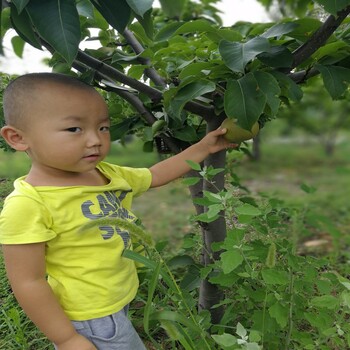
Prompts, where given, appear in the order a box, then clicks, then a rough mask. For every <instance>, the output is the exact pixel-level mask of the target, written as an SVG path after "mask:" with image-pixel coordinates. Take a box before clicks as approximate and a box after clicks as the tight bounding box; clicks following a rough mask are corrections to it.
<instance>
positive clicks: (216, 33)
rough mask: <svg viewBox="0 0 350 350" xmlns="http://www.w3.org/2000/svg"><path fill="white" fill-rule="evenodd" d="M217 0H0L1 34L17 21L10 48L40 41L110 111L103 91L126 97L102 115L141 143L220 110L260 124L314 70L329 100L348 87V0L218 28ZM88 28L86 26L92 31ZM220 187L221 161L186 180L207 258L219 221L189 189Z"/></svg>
mask: <svg viewBox="0 0 350 350" xmlns="http://www.w3.org/2000/svg"><path fill="white" fill-rule="evenodd" d="M216 2H217V0H205V1H202V2H200V3H195V2H192V1H189V0H188V1H186V0H181V1H173V0H161V1H160V3H161V7H162V8H161V10H160V9H152V3H153V1H152V0H119V1H108V0H99V1H95V0H90V1H89V0H81V1H72V0H59V1H57V0H55V1H54V0H47V1H44V2H43V1H40V0H12V1H11V2H8V3H6V2H5V3H4V2H2V16H1V20H2V22H1V29H2V31H1V33H2V35H4V33H5V32H6V31H7V30H8V29H9V28H10V27H13V28H14V29H15V31H16V32H17V34H18V38H16V39H15V40H14V41H13V43H14V49H15V51H16V50H19V48H20V47H21V45H22V46H23V42H27V43H29V44H30V45H32V46H34V47H36V48H42V47H46V48H47V49H48V50H49V51H50V52H51V53H52V59H51V60H50V64H51V66H52V67H53V70H55V71H60V72H65V73H69V72H71V73H72V74H79V75H80V76H81V78H82V79H85V80H86V81H88V82H89V83H91V84H94V85H95V86H97V87H99V88H101V89H103V90H105V91H106V92H107V97H108V98H112V99H114V102H115V106H114V109H115V110H117V111H120V110H121V109H122V106H121V102H120V100H118V99H117V98H115V97H111V96H112V95H117V96H119V97H120V98H122V100H123V101H127V102H128V103H129V104H130V105H131V106H132V111H131V114H130V115H124V114H123V115H122V117H123V118H120V117H119V116H118V117H114V116H113V115H112V117H113V118H114V120H115V123H114V125H113V127H112V137H113V139H120V138H123V137H124V136H125V135H127V134H128V133H130V132H135V131H137V132H139V133H142V134H143V139H144V142H145V149H149V148H151V147H153V141H154V139H155V138H157V139H158V140H160V143H161V149H162V151H163V152H178V151H180V150H181V149H183V148H185V147H187V146H188V145H189V144H191V143H193V142H196V141H197V140H198V139H199V138H200V137H202V136H203V134H204V133H205V132H206V131H210V130H213V129H216V128H217V127H218V126H219V125H220V124H221V122H222V120H223V119H224V118H226V117H230V118H236V119H237V120H238V123H239V125H240V126H242V127H243V128H246V129H250V128H251V127H252V125H253V124H254V123H255V122H256V121H259V123H260V126H261V127H263V126H264V124H265V123H266V122H267V121H270V120H272V119H274V118H275V117H276V116H277V114H278V111H279V109H280V106H281V103H285V102H290V101H292V102H298V101H300V100H301V98H302V95H303V92H302V89H301V87H300V85H302V84H303V83H304V82H306V81H307V80H308V79H309V78H311V77H313V76H315V75H318V74H320V75H321V76H322V78H323V83H324V86H325V88H326V90H327V91H328V93H329V94H330V96H331V97H332V98H333V99H337V98H340V97H341V96H342V95H343V94H344V92H345V91H346V90H347V88H348V82H349V81H350V68H349V64H350V61H349V56H350V45H349V26H348V20H347V19H346V17H347V15H348V13H349V12H350V1H346V0H340V1H337V2H334V1H331V0H319V1H316V2H315V1H304V0H300V1H292V0H288V1H285V0H284V1H282V0H281V1H278V2H277V3H278V4H279V8H280V9H281V10H282V12H283V13H287V10H288V14H293V16H291V17H288V18H283V19H281V20H280V21H278V22H276V23H274V22H271V23H264V24H259V23H258V24H253V23H247V22H238V23H235V24H233V25H232V26H230V27H226V28H225V27H222V26H221V21H220V18H219V16H218V12H217V10H216V8H215V3H216ZM260 2H261V3H262V4H263V5H264V6H266V7H267V8H268V7H270V6H271V5H272V1H271V0H261V1H260ZM315 4H318V5H321V6H323V8H324V11H325V12H326V13H327V17H326V19H325V20H324V21H321V20H320V19H317V18H314V17H312V16H310V15H311V13H310V12H309V11H311V10H312V9H313V8H314V6H315ZM96 28H97V29H98V31H99V32H98V35H97V36H94V34H92V31H91V30H92V29H96ZM83 40H95V41H98V42H99V43H100V45H101V47H100V48H98V49H94V50H92V49H86V50H84V51H83V50H81V49H79V44H80V42H81V41H83ZM118 101H119V102H118ZM135 112H137V116H136V114H135ZM224 166H225V152H221V153H220V154H218V155H215V156H210V157H209V158H208V159H207V160H206V161H205V164H204V167H205V168H206V169H212V168H224ZM196 169H197V170H198V167H196V166H194V170H196ZM190 181H191V180H189V183H190ZM213 183H215V186H213ZM223 187H224V173H223V172H220V173H218V174H216V175H215V177H214V182H209V181H200V182H197V183H194V182H193V185H192V186H190V189H191V193H192V196H193V198H194V199H195V204H196V210H197V213H198V214H199V216H198V220H199V222H200V223H201V229H202V234H203V242H204V243H203V244H204V249H203V258H202V264H203V265H205V266H206V265H210V264H211V262H213V261H214V260H216V259H218V257H219V255H220V251H213V249H212V246H213V243H215V242H222V241H224V239H225V237H226V223H225V219H224V217H223V215H222V214H223V213H222V212H221V211H220V210H219V209H218V212H216V213H213V212H212V211H211V212H210V213H209V214H208V211H207V208H206V207H205V206H204V205H201V204H203V203H201V202H200V201H198V198H201V197H203V193H207V192H220V191H221V190H222V189H223ZM198 203H199V204H198ZM222 298H223V292H222V290H221V289H220V288H219V287H218V286H217V285H216V284H213V283H210V282H209V279H203V281H202V285H201V291H200V300H199V307H200V308H202V309H207V310H210V312H211V317H212V321H213V323H216V322H218V321H219V320H220V319H221V317H222V307H218V308H212V306H213V305H217V304H219V303H220V301H221V300H222Z"/></svg>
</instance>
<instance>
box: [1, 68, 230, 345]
mask: <svg viewBox="0 0 350 350" xmlns="http://www.w3.org/2000/svg"><path fill="white" fill-rule="evenodd" d="M4 116H5V122H6V125H5V126H4V127H3V128H2V129H1V135H2V137H3V138H4V139H5V141H6V142H7V143H8V144H9V145H10V146H11V147H12V148H13V149H15V150H17V151H21V152H26V153H27V154H28V156H29V157H30V159H31V168H30V170H29V172H28V174H27V175H26V176H23V177H21V178H19V179H17V180H16V181H15V183H14V191H13V192H12V193H11V194H10V195H9V196H8V197H7V198H6V200H5V204H4V208H3V210H2V212H1V215H0V243H2V245H3V254H4V260H5V265H6V270H7V274H8V278H9V281H10V284H11V286H12V289H13V292H14V294H15V296H16V298H17V300H18V302H19V304H20V305H21V307H22V308H23V310H24V311H25V312H26V314H27V315H28V316H29V317H30V318H31V320H32V321H33V322H34V323H35V324H36V325H37V327H38V328H39V329H40V330H41V331H42V332H43V333H44V334H45V335H46V336H47V338H48V339H50V340H51V341H52V342H53V343H54V344H55V347H56V349H58V350H92V349H100V350H105V349H107V350H109V349H110V350H112V349H118V350H139V349H140V350H141V349H145V347H144V345H143V343H142V341H141V339H140V337H139V336H138V334H137V333H136V331H135V329H134V328H133V326H132V324H131V322H130V320H129V319H128V318H127V308H128V304H129V303H130V302H131V301H132V300H133V299H134V297H135V295H136V292H137V289H138V278H137V271H136V267H135V264H134V262H133V261H132V260H130V259H126V258H124V257H122V253H123V250H124V249H125V248H129V249H130V248H131V243H130V241H131V240H130V234H129V232H127V231H126V230H124V229H121V228H118V227H113V226H109V225H101V226H98V225H96V226H95V227H93V228H89V229H86V230H81V227H84V225H86V224H87V223H89V222H91V221H92V220H97V219H101V218H104V217H116V218H122V219H124V220H128V221H131V222H135V221H136V217H135V215H134V214H133V213H132V211H131V203H132V200H133V197H134V196H137V195H140V194H141V193H143V192H145V191H146V190H147V189H149V188H150V187H158V186H162V185H164V184H167V183H168V182H170V181H172V180H174V179H176V178H178V177H180V176H182V175H184V174H185V173H186V172H188V171H189V170H190V168H189V166H188V164H187V162H186V160H192V161H194V162H197V163H199V162H201V161H203V160H204V159H205V158H206V157H207V156H208V155H209V154H211V153H215V152H218V151H221V150H223V149H225V148H228V147H234V146H235V145H232V144H230V143H228V141H226V140H225V139H224V138H223V137H222V135H223V134H224V133H225V132H226V130H225V129H218V130H215V131H213V132H210V133H208V134H207V135H206V136H205V137H204V138H203V139H202V140H201V141H200V142H198V143H197V144H195V145H193V146H191V147H189V148H187V149H186V150H185V151H183V152H182V153H179V154H177V155H175V156H173V157H171V158H168V159H166V160H164V161H161V162H159V163H157V164H155V165H153V166H152V167H150V168H149V169H144V168H140V169H133V168H128V167H120V166H117V165H113V164H109V163H106V162H104V161H103V160H104V158H105V157H106V155H107V154H108V152H109V148H110V133H109V127H110V121H109V117H108V109H107V105H106V103H105V101H104V99H103V98H102V97H101V95H100V94H99V93H98V92H97V91H96V90H95V89H93V88H92V87H90V86H88V85H86V84H84V83H83V82H81V81H79V80H78V79H76V78H73V77H70V76H66V75H61V74H55V73H32V74H26V75H23V76H20V77H18V78H17V79H15V80H14V81H12V82H11V83H10V84H9V85H8V87H7V88H6V90H5V92H4ZM89 227H91V226H89ZM46 276H47V277H46Z"/></svg>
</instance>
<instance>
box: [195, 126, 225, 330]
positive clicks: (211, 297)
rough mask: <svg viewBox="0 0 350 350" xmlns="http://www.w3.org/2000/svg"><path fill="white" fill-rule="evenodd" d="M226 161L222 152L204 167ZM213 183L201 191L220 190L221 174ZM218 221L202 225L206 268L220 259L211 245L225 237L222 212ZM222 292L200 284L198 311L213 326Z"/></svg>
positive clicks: (218, 315) (205, 282) (220, 310)
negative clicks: (208, 316) (206, 311)
mask: <svg viewBox="0 0 350 350" xmlns="http://www.w3.org/2000/svg"><path fill="white" fill-rule="evenodd" d="M217 127H218V125H217V121H216V122H215V123H212V125H211V124H209V125H208V129H209V130H208V131H210V130H214V129H216V128H217ZM225 161H226V152H225V151H222V152H219V153H216V154H213V155H210V156H209V157H208V158H207V159H206V160H205V165H206V166H207V167H209V166H212V167H214V168H224V167H225ZM213 181H214V182H215V186H213V185H212V184H211V183H209V182H207V181H205V182H204V183H203V189H204V190H206V191H211V192H217V191H218V190H219V191H220V190H222V189H223V188H224V184H225V177H224V174H223V173H220V174H218V175H217V176H216V177H215V178H214V179H213ZM220 214H221V215H220V217H219V219H217V220H215V221H213V222H211V223H209V224H205V225H202V235H203V243H204V248H203V252H202V264H203V266H207V265H209V264H211V263H213V261H216V260H218V259H219V257H220V252H213V251H212V248H211V246H212V243H214V242H222V241H223V240H224V239H225V237H226V222H225V216H224V212H222V213H220ZM223 296H224V294H223V291H222V290H221V289H220V287H218V286H217V285H215V284H211V283H210V282H209V281H208V280H203V281H202V282H201V286H200V291H199V305H198V306H199V310H209V312H210V314H211V321H212V323H213V324H217V323H219V322H220V320H221V318H222V316H223V311H224V309H223V307H219V308H215V309H213V308H212V307H213V306H214V305H216V304H219V303H220V302H221V301H222V300H223Z"/></svg>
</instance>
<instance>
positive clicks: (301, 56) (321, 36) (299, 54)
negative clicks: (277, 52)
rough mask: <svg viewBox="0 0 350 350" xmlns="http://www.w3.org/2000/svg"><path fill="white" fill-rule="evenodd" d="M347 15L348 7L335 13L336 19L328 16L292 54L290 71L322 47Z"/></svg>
mask: <svg viewBox="0 0 350 350" xmlns="http://www.w3.org/2000/svg"><path fill="white" fill-rule="evenodd" d="M349 13H350V6H348V7H346V8H345V9H343V10H341V11H339V12H338V13H337V15H338V17H337V18H335V17H334V16H333V15H331V16H329V17H328V18H327V20H326V21H325V22H324V23H323V25H322V26H321V27H320V28H319V29H318V30H317V31H316V32H315V33H314V34H313V35H312V37H311V38H310V40H308V41H307V42H306V43H304V44H303V45H302V46H300V47H299V48H298V49H296V50H295V51H294V52H293V56H294V61H293V65H292V67H291V70H292V69H293V68H295V67H297V66H299V65H300V64H301V63H303V62H304V61H305V60H307V59H308V58H309V57H310V56H311V55H312V54H313V53H314V52H316V51H317V50H318V49H319V48H320V47H321V46H323V45H324V44H325V43H326V42H327V40H328V39H329V38H330V36H331V35H332V34H333V33H334V32H335V30H336V29H337V28H338V27H339V26H340V24H341V23H342V22H343V20H344V19H345V18H346V16H347V15H348V14H349Z"/></svg>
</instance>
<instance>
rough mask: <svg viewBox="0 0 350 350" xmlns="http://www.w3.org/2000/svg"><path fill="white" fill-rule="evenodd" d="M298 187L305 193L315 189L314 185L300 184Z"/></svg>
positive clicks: (312, 191) (313, 191)
mask: <svg viewBox="0 0 350 350" xmlns="http://www.w3.org/2000/svg"><path fill="white" fill-rule="evenodd" d="M300 188H301V189H302V190H303V191H304V192H305V193H315V192H316V191H317V188H316V187H313V186H309V185H307V184H304V183H303V184H301V185H300Z"/></svg>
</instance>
